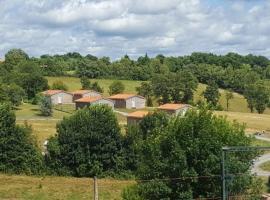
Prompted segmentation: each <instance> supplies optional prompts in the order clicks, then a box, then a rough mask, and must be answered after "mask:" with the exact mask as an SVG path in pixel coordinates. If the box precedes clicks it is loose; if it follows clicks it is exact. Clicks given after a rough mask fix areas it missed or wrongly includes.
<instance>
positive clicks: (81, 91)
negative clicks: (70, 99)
mask: <svg viewBox="0 0 270 200" xmlns="http://www.w3.org/2000/svg"><path fill="white" fill-rule="evenodd" d="M90 92H96V91H93V90H76V91H74V92H72V94H74V95H76V94H86V93H90ZM96 93H99V92H96Z"/></svg>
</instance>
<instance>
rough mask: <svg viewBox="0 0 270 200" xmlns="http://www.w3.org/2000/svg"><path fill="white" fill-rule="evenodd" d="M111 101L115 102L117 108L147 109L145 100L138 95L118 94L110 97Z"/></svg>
mask: <svg viewBox="0 0 270 200" xmlns="http://www.w3.org/2000/svg"><path fill="white" fill-rule="evenodd" d="M109 99H111V100H112V101H114V107H115V108H128V109H131V108H135V109H140V108H144V107H145V98H144V97H142V96H139V95H136V94H116V95H113V96H110V97H109Z"/></svg>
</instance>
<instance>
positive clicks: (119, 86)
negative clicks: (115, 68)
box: [109, 81, 125, 95]
mask: <svg viewBox="0 0 270 200" xmlns="http://www.w3.org/2000/svg"><path fill="white" fill-rule="evenodd" d="M124 90H125V86H124V84H123V83H122V82H121V81H114V82H112V84H111V85H110V86H109V94H110V95H113V94H119V93H122V92H124Z"/></svg>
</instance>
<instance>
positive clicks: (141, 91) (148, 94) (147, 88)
mask: <svg viewBox="0 0 270 200" xmlns="http://www.w3.org/2000/svg"><path fill="white" fill-rule="evenodd" d="M136 90H137V92H138V95H141V96H143V97H145V99H146V105H147V106H153V100H152V96H153V90H152V86H151V84H150V83H148V82H142V83H141V86H140V87H137V88H136Z"/></svg>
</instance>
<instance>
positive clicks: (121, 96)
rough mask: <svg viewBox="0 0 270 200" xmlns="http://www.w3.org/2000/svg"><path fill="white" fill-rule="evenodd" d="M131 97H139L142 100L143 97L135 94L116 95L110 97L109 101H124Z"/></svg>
mask: <svg viewBox="0 0 270 200" xmlns="http://www.w3.org/2000/svg"><path fill="white" fill-rule="evenodd" d="M131 97H140V98H143V99H144V97H142V96H140V95H137V94H116V95H113V96H110V97H109V99H113V100H117V99H121V100H125V99H129V98H131Z"/></svg>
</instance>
